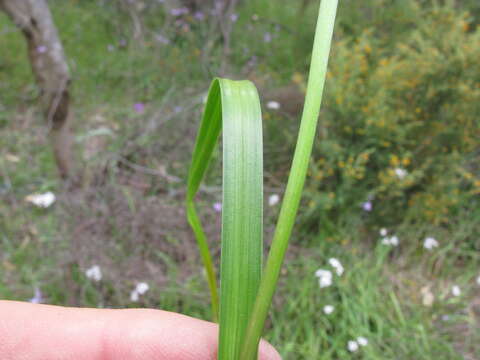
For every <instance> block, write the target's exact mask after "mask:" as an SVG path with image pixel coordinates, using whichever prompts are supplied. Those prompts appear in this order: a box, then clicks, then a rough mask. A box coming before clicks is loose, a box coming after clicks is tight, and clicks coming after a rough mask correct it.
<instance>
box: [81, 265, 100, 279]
mask: <svg viewBox="0 0 480 360" xmlns="http://www.w3.org/2000/svg"><path fill="white" fill-rule="evenodd" d="M85 275H86V276H87V278H89V279H92V280H94V281H100V280H102V270H101V269H100V266H98V265H93V266H92V267H91V268H88V269H87V270H86V271H85Z"/></svg>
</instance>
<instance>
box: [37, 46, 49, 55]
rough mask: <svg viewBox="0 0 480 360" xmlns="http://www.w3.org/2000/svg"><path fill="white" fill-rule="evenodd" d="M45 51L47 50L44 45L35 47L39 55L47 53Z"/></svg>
mask: <svg viewBox="0 0 480 360" xmlns="http://www.w3.org/2000/svg"><path fill="white" fill-rule="evenodd" d="M47 50H48V48H47V47H46V46H45V45H40V46H37V52H38V53H39V54H44V53H46V52H47Z"/></svg>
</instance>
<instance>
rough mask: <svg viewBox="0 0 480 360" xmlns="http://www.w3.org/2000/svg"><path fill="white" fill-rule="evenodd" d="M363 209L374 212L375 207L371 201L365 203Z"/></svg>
mask: <svg viewBox="0 0 480 360" xmlns="http://www.w3.org/2000/svg"><path fill="white" fill-rule="evenodd" d="M362 209H363V210H364V211H368V212H370V211H372V210H373V205H372V202H371V201H365V202H364V203H363V204H362Z"/></svg>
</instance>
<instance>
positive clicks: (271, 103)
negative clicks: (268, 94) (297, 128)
mask: <svg viewBox="0 0 480 360" xmlns="http://www.w3.org/2000/svg"><path fill="white" fill-rule="evenodd" d="M267 108H268V109H271V110H279V109H280V103H279V102H278V101H269V102H268V103H267Z"/></svg>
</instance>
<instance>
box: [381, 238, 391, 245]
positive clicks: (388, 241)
mask: <svg viewBox="0 0 480 360" xmlns="http://www.w3.org/2000/svg"><path fill="white" fill-rule="evenodd" d="M382 244H383V245H391V244H390V238H389V237H384V238H383V239H382Z"/></svg>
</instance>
